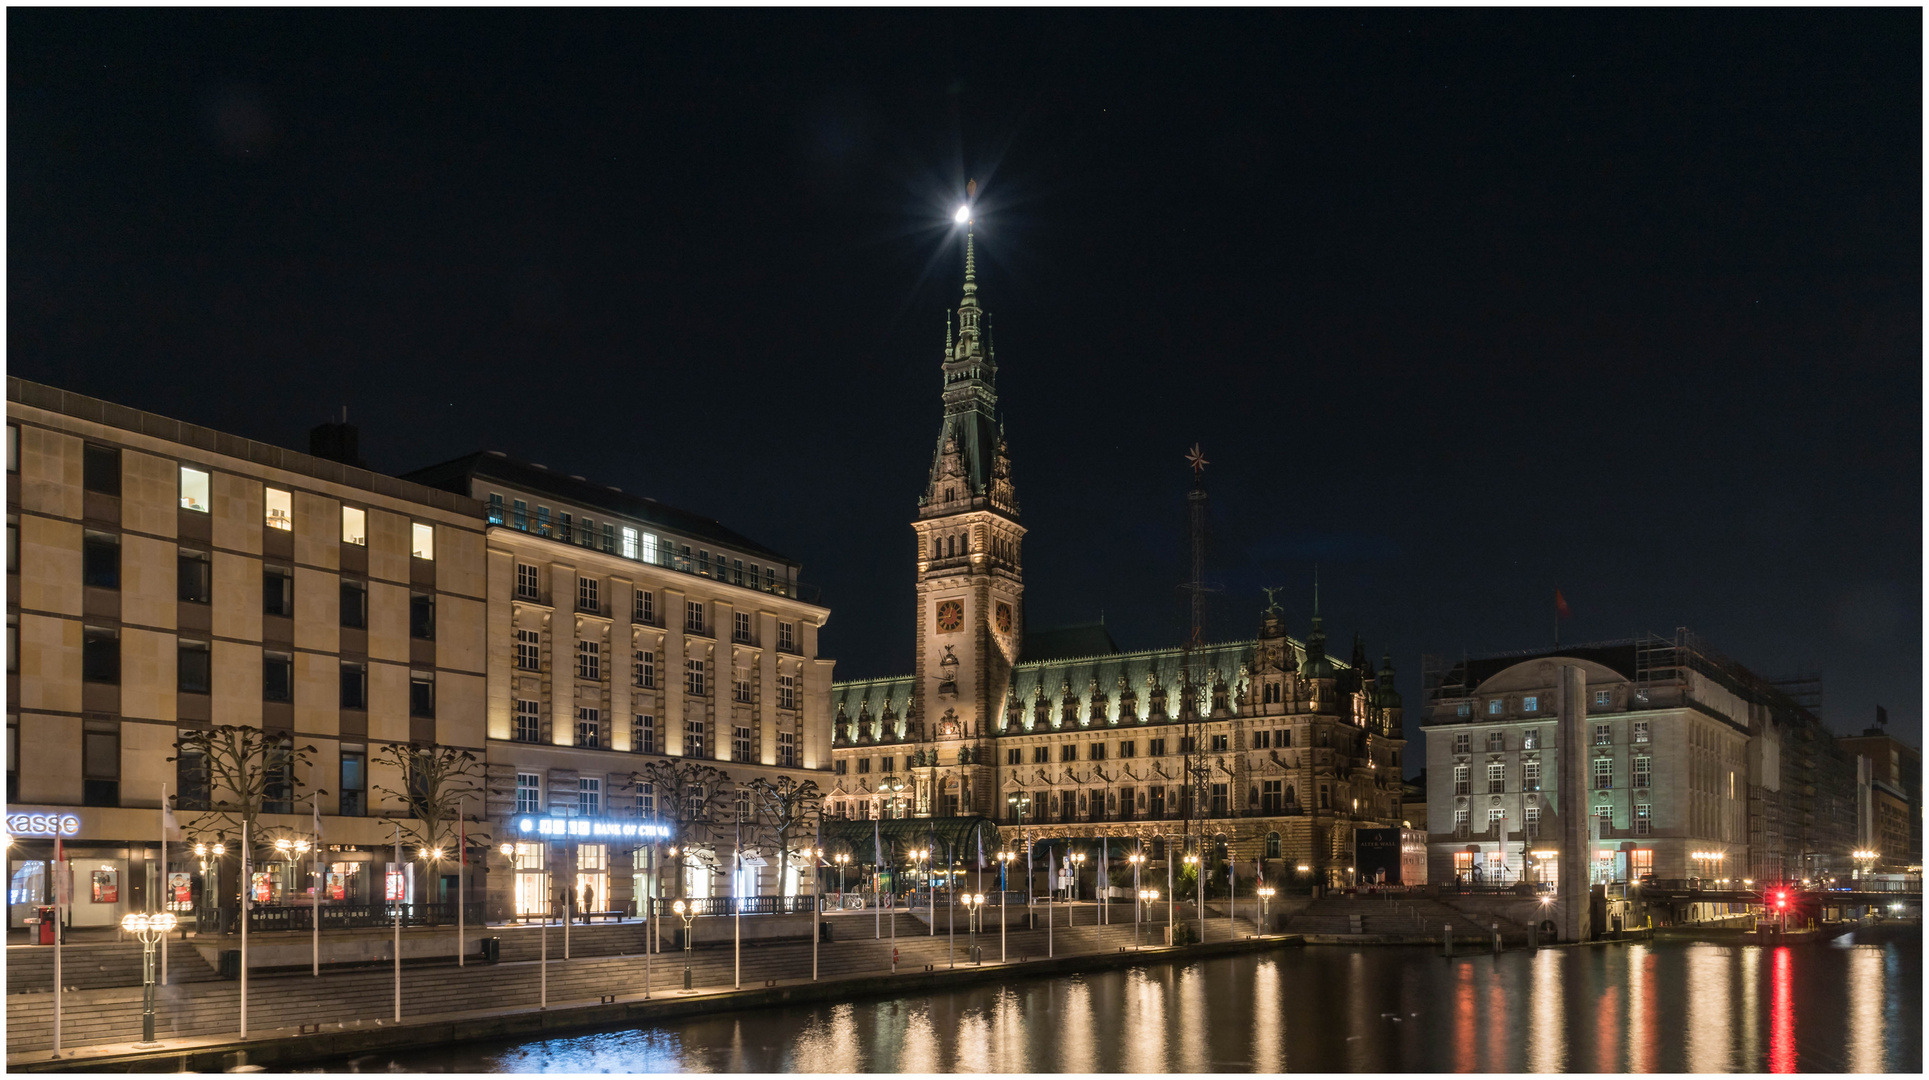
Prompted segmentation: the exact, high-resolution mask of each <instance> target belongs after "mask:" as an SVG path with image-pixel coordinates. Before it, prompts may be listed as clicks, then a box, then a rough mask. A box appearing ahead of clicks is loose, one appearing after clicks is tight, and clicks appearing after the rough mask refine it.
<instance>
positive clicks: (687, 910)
mask: <svg viewBox="0 0 1929 1080" xmlns="http://www.w3.org/2000/svg"><path fill="white" fill-rule="evenodd" d="M670 910H672V911H674V912H676V913H677V916H678V917H679V918H681V919H682V920H683V990H684V992H685V993H688V992H689V990H690V938H691V936H692V935H691V933H690V921H691V920H692V919H695V918H696V917H697V910H696V908H695V906H693V905H690V904H686V903H684V902H683V901H681V900H678V901H677V902H676V903H674V904H671V905H670Z"/></svg>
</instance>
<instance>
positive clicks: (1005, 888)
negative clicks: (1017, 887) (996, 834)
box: [998, 851, 1030, 964]
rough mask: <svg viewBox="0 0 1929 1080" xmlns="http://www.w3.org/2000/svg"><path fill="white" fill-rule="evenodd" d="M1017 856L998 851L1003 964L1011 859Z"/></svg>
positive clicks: (1000, 956) (1012, 853)
mask: <svg viewBox="0 0 1929 1080" xmlns="http://www.w3.org/2000/svg"><path fill="white" fill-rule="evenodd" d="M1017 857H1018V853H1017V852H1015V851H1001V852H999V853H998V962H999V963H1001V964H1002V963H1004V962H1005V927H1006V924H1007V922H1008V920H1007V919H1006V918H1005V904H1006V902H1007V901H1008V900H1009V899H1010V897H1011V882H1010V881H1008V880H1007V878H1008V877H1009V876H1010V873H1011V861H1012V860H1013V859H1016V858H1017ZM1026 887H1027V888H1030V883H1029V882H1027V883H1026Z"/></svg>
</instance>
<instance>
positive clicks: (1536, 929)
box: [1527, 923, 1541, 949]
mask: <svg viewBox="0 0 1929 1080" xmlns="http://www.w3.org/2000/svg"><path fill="white" fill-rule="evenodd" d="M1527 947H1528V948H1530V949H1539V948H1540V947H1541V924H1540V923H1530V924H1528V927H1527Z"/></svg>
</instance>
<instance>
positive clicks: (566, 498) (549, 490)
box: [403, 450, 796, 567]
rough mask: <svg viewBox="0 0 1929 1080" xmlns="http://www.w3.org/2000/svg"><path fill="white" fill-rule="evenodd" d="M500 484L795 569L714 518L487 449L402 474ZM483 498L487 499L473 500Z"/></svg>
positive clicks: (436, 483)
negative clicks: (553, 497)
mask: <svg viewBox="0 0 1929 1080" xmlns="http://www.w3.org/2000/svg"><path fill="white" fill-rule="evenodd" d="M478 477H480V478H484V479H490V480H496V481H499V482H501V483H502V484H504V485H506V486H509V487H514V488H518V489H520V490H523V491H530V492H542V493H543V494H546V495H554V496H555V497H556V499H557V501H559V502H567V503H571V504H573V505H576V506H582V507H587V508H589V509H594V510H601V511H604V512H605V513H609V514H616V515H620V516H622V517H626V518H630V519H632V520H634V521H640V522H643V523H645V524H650V525H656V526H658V527H660V528H662V529H663V530H664V531H665V532H667V533H674V534H676V535H677V536H678V537H680V538H683V539H688V540H707V541H709V542H711V543H713V544H716V545H718V546H719V547H727V548H730V549H732V550H734V551H741V552H743V553H744V554H746V555H758V556H761V557H763V558H765V559H772V560H776V561H778V562H782V563H787V564H790V565H792V566H793V567H794V566H795V565H796V564H795V563H794V562H792V560H791V559H790V558H789V557H788V556H785V555H783V554H782V553H780V552H776V551H772V550H771V549H770V548H767V547H765V546H764V545H762V544H759V543H757V542H756V541H754V540H752V539H750V538H749V537H747V536H744V535H743V534H741V533H738V532H735V531H733V530H731V529H729V528H726V527H725V526H724V525H723V524H722V523H721V522H719V521H717V520H716V519H715V518H707V517H704V516H703V515H701V514H693V513H691V512H690V511H688V510H680V509H678V508H676V507H674V506H668V505H665V504H663V503H660V502H657V501H656V500H655V499H651V498H647V497H645V496H642V495H631V494H628V493H626V492H623V491H619V490H617V489H616V488H613V487H608V486H605V485H603V484H593V483H590V482H589V481H587V480H584V479H581V478H579V477H575V476H568V475H565V474H563V473H558V472H552V471H551V470H549V469H548V468H545V467H544V466H541V465H535V464H531V463H529V462H526V461H517V460H516V459H514V458H511V457H508V456H506V455H504V454H502V453H501V452H499V451H495V450H484V451H478V452H476V453H473V454H468V455H465V456H463V457H459V458H456V459H454V460H453V461H445V462H443V463H441V464H440V465H431V466H429V467H428V468H426V469H417V470H416V471H414V472H412V473H408V474H406V475H405V476H403V479H404V480H410V481H413V482H415V483H418V484H425V485H427V486H429V487H435V488H441V489H443V490H445V491H453V492H456V493H457V494H460V495H471V494H472V492H473V488H472V487H471V486H470V484H471V482H472V481H473V480H475V479H476V478H478ZM475 497H476V498H484V496H479V495H478V496H475Z"/></svg>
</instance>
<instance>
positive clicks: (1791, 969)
mask: <svg viewBox="0 0 1929 1080" xmlns="http://www.w3.org/2000/svg"><path fill="white" fill-rule="evenodd" d="M1768 966H1769V984H1768V1071H1769V1072H1794V1071H1795V985H1794V984H1795V962H1794V960H1793V958H1792V957H1791V955H1790V953H1789V951H1788V946H1786V945H1784V946H1782V947H1781V948H1778V949H1776V950H1775V952H1774V954H1773V958H1772V959H1770V960H1769V963H1768Z"/></svg>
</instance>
